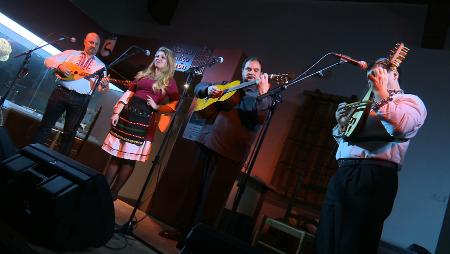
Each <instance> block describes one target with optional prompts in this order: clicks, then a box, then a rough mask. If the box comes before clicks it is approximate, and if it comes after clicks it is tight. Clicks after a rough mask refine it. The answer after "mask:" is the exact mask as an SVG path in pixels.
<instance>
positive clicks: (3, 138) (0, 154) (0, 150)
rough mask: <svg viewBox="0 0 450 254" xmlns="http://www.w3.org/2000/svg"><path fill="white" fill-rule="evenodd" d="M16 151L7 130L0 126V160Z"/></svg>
mask: <svg viewBox="0 0 450 254" xmlns="http://www.w3.org/2000/svg"><path fill="white" fill-rule="evenodd" d="M16 153H17V148H16V146H15V145H14V143H13V142H12V140H11V138H10V136H9V133H8V130H7V129H6V128H5V127H3V126H0V161H2V160H4V159H6V158H8V157H11V156H13V155H14V154H16Z"/></svg>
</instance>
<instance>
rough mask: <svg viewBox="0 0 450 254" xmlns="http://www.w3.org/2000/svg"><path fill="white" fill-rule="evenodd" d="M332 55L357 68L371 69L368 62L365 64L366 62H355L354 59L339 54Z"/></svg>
mask: <svg viewBox="0 0 450 254" xmlns="http://www.w3.org/2000/svg"><path fill="white" fill-rule="evenodd" d="M331 54H332V55H334V56H336V57H339V58H340V59H341V60H343V61H345V62H347V63H350V64H353V65H355V66H358V67H359V68H361V69H362V70H366V69H367V68H368V67H369V65H368V64H367V63H366V62H364V61H358V60H355V59H353V58H351V57H349V56H346V55H343V54H338V53H331Z"/></svg>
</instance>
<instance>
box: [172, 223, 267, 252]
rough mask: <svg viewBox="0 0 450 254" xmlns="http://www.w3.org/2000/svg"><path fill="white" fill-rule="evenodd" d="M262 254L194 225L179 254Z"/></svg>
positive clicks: (252, 248) (245, 244) (243, 243)
mask: <svg viewBox="0 0 450 254" xmlns="http://www.w3.org/2000/svg"><path fill="white" fill-rule="evenodd" d="M197 253H215V254H222V253H223V254H228V253H233V254H262V253H263V252H262V250H261V249H258V248H256V247H252V246H250V245H249V244H248V243H246V242H243V241H241V240H239V239H237V238H235V237H232V236H230V235H227V234H225V233H222V232H218V231H216V230H214V229H212V228H211V227H209V226H207V225H205V224H197V225H195V226H194V227H193V228H192V230H191V232H189V234H188V236H187V237H186V239H185V240H184V242H183V246H182V248H181V251H180V254H197Z"/></svg>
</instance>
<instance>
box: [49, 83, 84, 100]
mask: <svg viewBox="0 0 450 254" xmlns="http://www.w3.org/2000/svg"><path fill="white" fill-rule="evenodd" d="M56 88H59V89H60V90H61V91H64V92H66V93H70V94H73V95H76V96H83V97H84V96H87V94H82V93H79V92H77V91H75V90H70V89H69V88H67V87H65V86H63V85H56Z"/></svg>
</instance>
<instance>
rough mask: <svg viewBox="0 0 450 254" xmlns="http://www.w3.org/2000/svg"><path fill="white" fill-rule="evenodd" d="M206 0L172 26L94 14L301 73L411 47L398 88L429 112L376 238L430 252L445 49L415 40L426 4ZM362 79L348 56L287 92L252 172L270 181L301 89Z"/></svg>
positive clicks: (438, 189) (448, 110) (448, 94)
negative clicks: (324, 62) (334, 58)
mask: <svg viewBox="0 0 450 254" xmlns="http://www.w3.org/2000/svg"><path fill="white" fill-rule="evenodd" d="M210 2H211V1H206V0H197V1H180V3H179V8H178V10H177V12H176V14H175V17H174V19H173V22H172V25H171V26H169V27H163V26H156V25H149V24H146V23H144V22H138V21H129V22H128V23H127V21H126V20H121V19H120V17H116V18H115V19H105V18H103V19H102V17H99V20H98V22H99V23H100V24H102V25H103V26H104V27H105V28H106V29H107V30H111V31H116V32H117V33H118V34H127V35H135V36H147V37H153V38H158V39H160V40H167V41H176V42H183V43H187V44H193V45H208V46H210V47H219V48H242V49H244V51H245V52H247V53H248V54H249V55H258V56H260V57H261V58H262V59H263V60H264V66H265V68H266V71H267V72H271V73H274V72H281V71H286V70H291V71H294V72H296V73H299V72H301V71H302V70H303V69H304V68H305V67H306V66H308V65H310V64H312V63H313V62H314V61H315V60H316V59H318V58H319V57H320V56H321V55H323V54H324V53H326V52H330V51H335V52H340V53H346V54H349V55H351V56H353V57H355V58H359V59H364V60H369V61H370V60H372V61H373V60H375V59H376V58H377V57H379V56H384V55H386V54H387V51H388V49H390V48H392V47H393V46H394V44H395V43H396V42H399V41H403V42H404V43H405V44H406V45H407V46H409V47H410V48H411V51H410V53H409V56H408V57H407V59H406V61H405V63H404V64H403V65H402V67H403V75H402V88H404V90H406V92H409V93H414V94H416V95H418V96H420V97H421V98H422V99H423V101H424V102H425V104H426V106H427V109H428V118H427V121H426V123H425V125H424V127H423V128H422V130H421V131H420V132H419V134H418V136H417V137H416V138H415V139H414V140H413V141H412V143H411V147H410V151H409V154H408V155H407V158H406V162H405V165H404V167H403V169H402V171H401V172H400V174H399V176H400V185H399V192H398V196H397V199H396V203H395V206H394V209H393V211H392V214H391V216H390V217H389V218H388V220H387V221H386V224H385V229H384V232H383V236H382V238H383V240H385V241H388V242H391V243H393V244H395V245H398V246H400V247H407V246H409V245H410V244H411V243H418V244H420V245H422V246H424V247H426V248H427V249H428V250H430V251H432V252H434V250H435V249H436V246H437V241H438V238H439V233H440V230H441V225H442V221H443V219H444V213H445V209H446V207H447V200H448V195H449V188H450V187H449V186H450V184H449V183H450V170H449V165H450V153H449V148H448V144H450V133H449V131H448V130H449V129H450V128H449V127H450V117H449V116H450V102H449V101H450V77H449V75H448V69H449V67H450V66H449V65H450V53H449V52H445V51H439V50H426V49H421V48H420V43H421V36H422V30H423V26H424V20H425V15H426V7H425V6H420V5H403V6H400V5H393V4H392V5H389V4H355V3H339V2H332V3H327V2H323V1H317V2H316V1H300V2H298V3H295V1H275V0H265V1H248V2H247V3H246V4H239V1H237V0H232V1H223V3H222V2H221V3H214V6H211V5H212V4H211V3H210ZM291 2H292V3H291ZM281 3H282V4H281ZM208 5H209V6H208ZM203 6H207V7H203ZM225 61H226V59H225ZM365 84H366V81H365V73H364V72H361V71H359V70H358V69H357V68H355V67H353V66H350V65H349V66H347V65H345V66H338V67H337V68H335V69H333V71H332V73H331V75H330V76H329V77H328V78H324V79H311V80H308V81H307V82H304V83H303V84H302V86H301V87H296V88H293V89H292V90H290V91H289V92H286V93H285V94H284V99H285V101H284V103H283V104H282V105H281V106H280V107H279V109H278V111H277V112H276V113H275V117H274V119H273V121H272V125H271V128H270V130H269V133H268V136H267V139H266V142H265V144H266V145H264V146H263V148H262V151H261V152H262V153H264V154H269V155H271V156H265V157H264V158H259V159H258V161H257V163H256V167H255V173H256V174H258V175H261V177H262V178H263V179H264V180H266V181H269V180H270V178H271V172H273V168H274V166H275V164H276V161H277V158H278V155H279V154H278V153H279V152H278V151H279V150H280V148H281V147H282V146H283V142H284V138H285V136H286V135H287V131H288V130H289V125H290V119H291V118H292V116H293V114H294V112H295V109H296V107H297V106H298V105H299V104H300V103H301V101H302V98H301V93H302V91H303V89H308V90H313V89H317V88H318V89H321V90H322V91H323V92H325V93H332V94H336V95H345V96H350V95H352V94H356V95H361V94H363V93H364V92H365V88H366V85H365ZM269 142H270V146H269V145H267V144H269ZM448 237H450V236H448Z"/></svg>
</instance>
